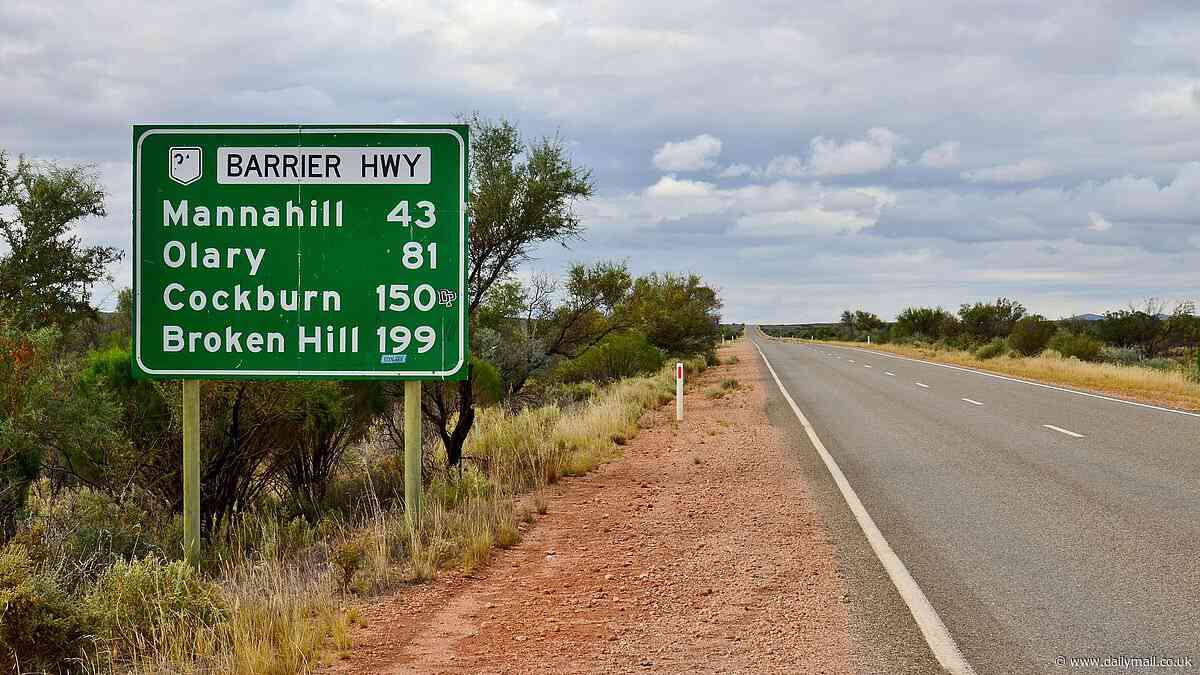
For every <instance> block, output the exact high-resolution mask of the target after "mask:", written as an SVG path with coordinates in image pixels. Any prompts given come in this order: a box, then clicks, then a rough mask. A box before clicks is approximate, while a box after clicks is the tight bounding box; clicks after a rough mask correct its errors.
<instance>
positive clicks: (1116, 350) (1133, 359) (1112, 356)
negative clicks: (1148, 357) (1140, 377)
mask: <svg viewBox="0 0 1200 675" xmlns="http://www.w3.org/2000/svg"><path fill="white" fill-rule="evenodd" d="M1142 358H1143V357H1142V352H1141V351H1140V350H1138V349H1132V348H1126V347H1111V346H1109V345H1105V346H1104V347H1103V348H1102V349H1101V350H1100V360H1101V361H1104V362H1105V363H1115V364H1117V365H1119V366H1136V365H1137V364H1139V363H1141V361H1142Z"/></svg>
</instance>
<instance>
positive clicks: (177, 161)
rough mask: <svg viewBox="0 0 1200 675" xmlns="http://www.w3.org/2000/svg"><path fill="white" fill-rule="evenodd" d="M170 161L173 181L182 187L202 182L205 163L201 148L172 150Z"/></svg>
mask: <svg viewBox="0 0 1200 675" xmlns="http://www.w3.org/2000/svg"><path fill="white" fill-rule="evenodd" d="M168 161H170V163H171V180H173V181H175V182H176V183H179V184H180V185H191V184H192V183H195V182H196V181H198V180H200V173H201V170H202V166H203V163H202V162H201V161H200V148H171V152H170V157H169V158H168Z"/></svg>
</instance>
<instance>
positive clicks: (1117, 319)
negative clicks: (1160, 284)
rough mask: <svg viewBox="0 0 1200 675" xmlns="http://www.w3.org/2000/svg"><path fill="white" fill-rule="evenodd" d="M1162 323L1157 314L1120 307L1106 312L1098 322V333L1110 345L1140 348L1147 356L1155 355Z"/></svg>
mask: <svg viewBox="0 0 1200 675" xmlns="http://www.w3.org/2000/svg"><path fill="white" fill-rule="evenodd" d="M1162 323H1163V321H1162V319H1160V318H1159V317H1158V315H1157V314H1149V313H1147V312H1143V311H1140V310H1132V309H1129V310H1125V309H1119V310H1117V311H1115V312H1106V313H1105V314H1104V318H1103V319H1101V320H1099V321H1097V322H1096V335H1097V336H1098V337H1099V338H1100V339H1101V340H1103V341H1104V342H1107V343H1108V344H1110V345H1115V346H1117V347H1124V348H1127V349H1140V350H1141V351H1142V353H1143V354H1145V355H1146V356H1153V355H1154V354H1155V353H1156V352H1157V351H1158V350H1157V346H1158V342H1159V338H1160V336H1161V335H1162Z"/></svg>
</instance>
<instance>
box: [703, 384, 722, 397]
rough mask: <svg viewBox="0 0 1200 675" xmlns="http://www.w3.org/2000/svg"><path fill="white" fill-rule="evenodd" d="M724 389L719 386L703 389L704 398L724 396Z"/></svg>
mask: <svg viewBox="0 0 1200 675" xmlns="http://www.w3.org/2000/svg"><path fill="white" fill-rule="evenodd" d="M725 393H726V391H725V390H724V389H722V388H720V387H709V388H708V389H705V390H704V398H709V399H716V398H725Z"/></svg>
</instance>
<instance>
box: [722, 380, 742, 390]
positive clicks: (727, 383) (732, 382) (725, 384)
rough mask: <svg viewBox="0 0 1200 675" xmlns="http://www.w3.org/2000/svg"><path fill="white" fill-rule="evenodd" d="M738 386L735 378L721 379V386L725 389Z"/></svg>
mask: <svg viewBox="0 0 1200 675" xmlns="http://www.w3.org/2000/svg"><path fill="white" fill-rule="evenodd" d="M739 386H740V385H738V381H737V378H734V377H727V378H725V379H724V380H721V388H722V389H726V390H731V389H737V388H738V387H739Z"/></svg>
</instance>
